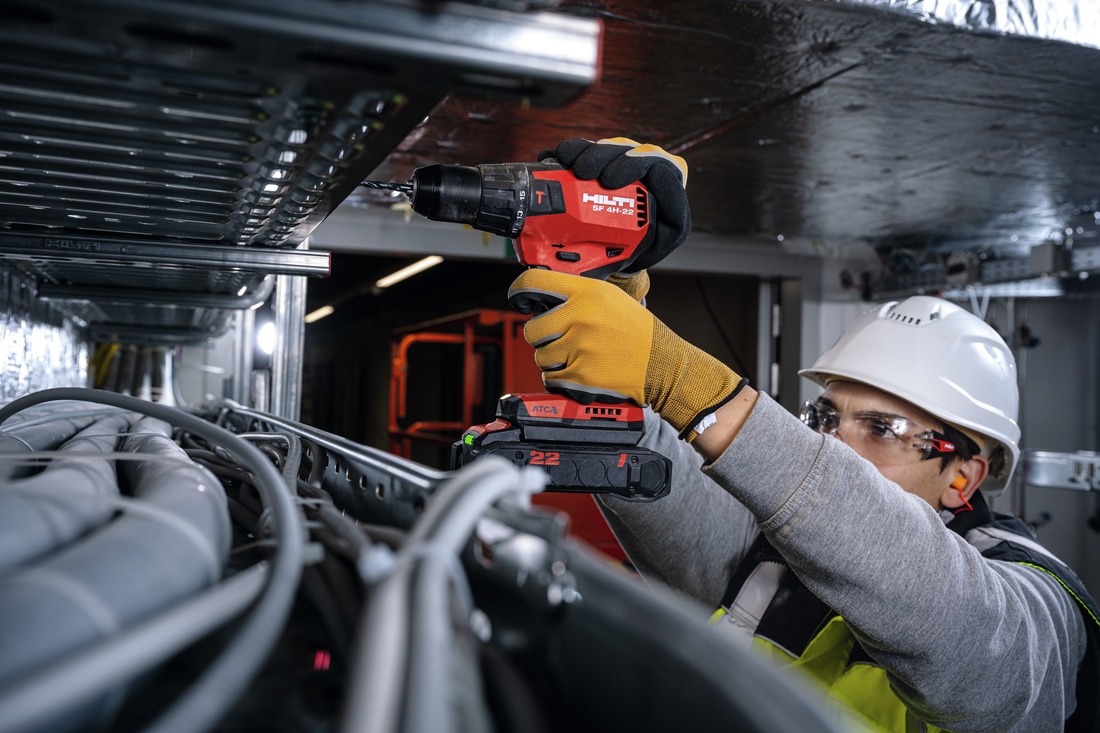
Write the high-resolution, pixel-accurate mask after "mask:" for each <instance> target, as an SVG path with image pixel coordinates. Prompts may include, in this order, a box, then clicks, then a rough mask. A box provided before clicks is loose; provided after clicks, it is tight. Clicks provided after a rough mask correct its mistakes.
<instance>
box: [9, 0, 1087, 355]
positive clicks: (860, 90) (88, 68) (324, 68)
mask: <svg viewBox="0 0 1100 733" xmlns="http://www.w3.org/2000/svg"><path fill="white" fill-rule="evenodd" d="M1097 42H1100V10H1096V9H1093V8H1092V6H1091V4H1090V3H1087V2H1083V3H1075V2H1070V1H1068V0H1047V1H1046V2H1044V1H1043V0H1005V1H1004V2H996V3H994V2H992V1H991V0H974V1H973V2H971V1H970V0H943V1H942V2H941V1H938V0H848V1H847V2H836V1H834V0H739V1H738V2H714V1H705V0H649V1H648V2H647V1H645V0H638V1H632V0H603V1H597V0H582V1H579V2H569V1H567V2H555V1H554V0H542V1H535V2H523V0H487V1H486V2H481V3H440V2H428V1H426V0H312V1H309V0H283V2H279V3H270V2H261V0H222V1H220V2H215V1H214V0H193V1H192V2H182V1H180V2H174V1H172V0H159V1H158V2H149V1H148V0H83V1H78V0H36V1H35V2H29V0H28V2H20V1H17V0H16V1H13V0H9V1H8V2H5V3H3V5H2V6H0V68H2V69H3V70H4V74H3V76H2V77H0V79H2V80H0V267H3V268H6V269H7V270H9V271H11V272H14V273H16V274H17V275H18V276H20V277H21V278H24V279H25V280H27V281H28V282H29V283H30V285H31V289H32V290H33V291H34V292H35V293H36V295H37V297H38V298H39V299H45V300H48V301H49V302H51V303H55V304H57V306H58V307H59V308H61V309H63V310H64V311H65V312H66V313H67V314H69V315H70V316H72V317H74V318H76V319H78V321H79V322H80V323H84V324H86V325H88V326H89V328H90V329H91V330H92V332H93V335H94V336H95V337H96V338H99V339H100V340H112V339H113V340H120V339H121V340H146V341H147V340H160V341H164V342H169V343H172V342H186V341H189V340H196V339H202V338H206V337H208V336H210V335H213V334H214V333H216V332H217V331H218V330H219V329H223V328H224V327H226V324H227V323H228V320H229V318H230V317H231V315H232V314H233V313H234V312H236V311H239V310H240V309H242V308H247V307H250V305H252V304H254V303H255V302H257V300H260V299H262V298H263V297H266V293H268V292H270V287H271V280H272V278H273V277H274V276H276V275H280V274H307V275H322V274H325V273H326V272H327V271H329V270H330V268H331V263H330V262H329V260H328V259H327V255H325V254H323V253H318V252H302V251H300V250H297V249H295V247H296V246H297V245H298V243H300V242H301V241H303V240H304V239H305V238H306V237H307V236H309V235H310V234H311V233H312V232H313V231H314V230H315V229H316V228H317V227H318V225H319V224H320V223H321V222H322V221H326V219H329V218H335V217H332V216H331V215H332V214H333V213H334V212H335V213H336V214H337V215H339V214H340V212H342V211H352V210H360V211H361V210H370V209H373V208H375V207H379V206H382V205H386V206H388V205H389V204H390V203H391V201H392V199H389V198H385V197H381V196H379V195H377V194H373V193H371V192H368V191H367V190H366V189H358V188H357V187H356V186H357V184H358V182H359V181H361V180H362V179H364V178H368V177H369V178H374V179H381V180H390V181H405V180H407V179H408V177H409V175H410V173H411V172H412V170H413V169H415V168H416V167H418V166H421V165H425V164H428V163H437V162H441V163H462V164H477V163H486V162H504V161H523V160H532V159H533V158H534V156H535V155H536V154H537V152H538V151H539V150H541V149H543V148H547V147H552V146H553V145H554V144H555V143H557V142H558V141H560V140H563V139H566V138H570V137H587V138H590V139H595V138H599V137H605V136H618V135H625V136H629V137H633V138H635V139H637V140H641V141H647V142H652V143H657V144H659V145H662V146H664V147H665V148H667V149H668V150H671V151H673V152H676V153H679V154H681V155H683V156H684V157H685V158H686V159H687V160H688V162H689V165H690V177H689V183H688V193H689V197H690V200H691V204H692V214H693V222H694V230H695V232H696V234H697V235H698V234H704V235H710V236H713V237H716V238H719V240H720V241H726V242H730V243H734V242H740V241H752V242H755V243H758V244H759V243H762V244H764V245H766V246H768V247H773V248H774V249H775V250H776V251H777V252H786V251H788V249H789V248H790V247H792V246H793V245H795V244H801V245H806V244H810V245H812V244H816V243H825V244H831V243H842V244H856V245H866V246H868V247H870V248H873V250H874V251H875V252H877V253H878V255H879V257H880V259H881V263H882V267H881V273H879V274H878V276H877V280H876V282H875V283H874V287H875V288H876V290H878V291H879V292H885V291H889V290H890V289H892V288H894V289H896V288H914V287H918V286H924V285H926V284H929V285H931V286H936V285H938V284H942V282H943V281H945V280H946V279H947V278H954V280H953V281H954V282H958V281H959V274H958V273H960V272H961V273H962V278H963V279H964V280H970V281H977V280H982V281H984V282H987V283H989V282H996V281H1009V280H1018V279H1021V278H1026V277H1033V276H1036V275H1040V274H1043V275H1045V274H1048V273H1054V274H1056V275H1057V274H1058V273H1060V272H1063V271H1064V272H1066V273H1068V274H1069V275H1071V276H1073V275H1078V274H1081V273H1083V274H1088V273H1090V272H1100V257H1097V256H1096V255H1095V253H1096V252H1097V251H1098V250H1097V249H1096V248H1097V247H1098V246H1100V241H1098V240H1097V232H1098V224H1097V222H1098V218H1100V84H1097V81H1096V80H1097V79H1098V78H1100V50H1098V49H1097V48H1096V47H1095V43H1097ZM368 247H369V245H368ZM1070 279H1073V284H1074V285H1075V286H1076V287H1078V289H1080V288H1082V287H1083V286H1082V285H1081V282H1083V281H1080V280H1078V279H1076V278H1070ZM331 280H332V282H331V284H330V285H322V286H321V287H322V288H324V287H336V286H337V283H336V281H337V280H338V278H332V279H331ZM320 282H322V283H324V282H325V281H323V280H322V281H320ZM1097 282H1100V278H1092V279H1091V281H1090V282H1089V283H1088V284H1089V285H1091V284H1093V283H1097ZM341 287H359V285H354V284H353V285H342V286H341Z"/></svg>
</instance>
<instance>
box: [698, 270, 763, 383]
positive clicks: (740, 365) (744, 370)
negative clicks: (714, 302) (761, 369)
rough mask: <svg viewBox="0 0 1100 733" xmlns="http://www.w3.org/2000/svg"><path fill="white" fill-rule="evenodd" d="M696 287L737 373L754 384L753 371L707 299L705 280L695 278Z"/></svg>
mask: <svg viewBox="0 0 1100 733" xmlns="http://www.w3.org/2000/svg"><path fill="white" fill-rule="evenodd" d="M695 285H696V287H698V288H699V297H700V298H701V299H702V301H703V308H704V309H705V310H706V312H707V315H708V316H709V317H710V321H711V323H712V324H713V325H714V329H715V330H716V331H717V332H718V336H719V338H721V339H722V343H724V344H725V345H726V348H727V349H729V352H730V355H731V356H733V361H734V368H735V369H737V372H738V373H739V374H740V375H741V376H742V377H744V378H745V379H747V380H749V383H750V384H752V383H754V382H755V380H754V379H753V378H752V370H750V369H749V366H748V364H746V363H745V360H744V359H742V358H741V355H740V354H739V353H737V349H735V348H734V347H733V342H732V341H730V338H729V336H728V335H726V330H725V329H724V328H722V322H721V321H720V320H719V319H718V314H717V313H715V312H714V308H713V307H712V306H711V304H710V298H708V297H707V291H706V289H705V288H704V287H703V278H701V277H697V278H695Z"/></svg>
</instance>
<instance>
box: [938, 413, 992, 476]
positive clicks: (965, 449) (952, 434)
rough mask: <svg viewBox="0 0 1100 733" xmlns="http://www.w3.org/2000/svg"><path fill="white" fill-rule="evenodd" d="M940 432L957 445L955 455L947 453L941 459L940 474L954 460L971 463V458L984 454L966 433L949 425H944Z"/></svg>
mask: <svg viewBox="0 0 1100 733" xmlns="http://www.w3.org/2000/svg"><path fill="white" fill-rule="evenodd" d="M940 432H942V433H943V434H944V435H945V436H947V439H948V440H949V441H951V442H952V443H954V444H955V452H954V453H947V454H946V455H944V456H942V457H941V458H940V473H943V472H944V471H946V470H947V467H948V466H949V465H950V464H951V461H953V460H954V459H956V458H959V459H961V460H963V461H969V460H970V459H971V458H973V457H974V456H976V455H978V454H979V453H981V452H982V449H981V448H980V447H978V444H977V443H975V442H974V441H973V440H972V439H971V438H970V437H969V436H967V434H966V433H964V432H963V431H961V430H959V429H958V428H955V427H952V426H951V425H948V424H947V423H943V430H941V431H940Z"/></svg>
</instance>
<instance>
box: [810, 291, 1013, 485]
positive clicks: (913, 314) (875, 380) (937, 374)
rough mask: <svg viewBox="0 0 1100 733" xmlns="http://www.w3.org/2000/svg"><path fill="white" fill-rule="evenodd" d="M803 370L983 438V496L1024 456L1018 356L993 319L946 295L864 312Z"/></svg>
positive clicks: (1005, 481) (821, 381)
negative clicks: (858, 386)
mask: <svg viewBox="0 0 1100 733" xmlns="http://www.w3.org/2000/svg"><path fill="white" fill-rule="evenodd" d="M799 374H800V375H802V376H804V377H806V378H807V379H810V380H812V381H814V382H816V383H817V384H819V385H821V386H823V387H824V386H825V385H826V384H827V383H828V382H831V381H833V380H834V379H838V378H840V379H848V380H851V381H854V382H861V383H863V384H866V385H869V386H871V387H875V388H877V389H880V390H882V391H883V392H888V393H889V394H892V395H894V396H896V397H899V398H901V399H903V400H905V401H906V402H909V403H910V404H912V405H915V406H916V407H919V408H920V409H922V410H924V411H925V412H927V413H929V414H930V415H933V416H935V417H937V418H939V419H940V420H942V421H944V422H945V423H949V424H951V425H953V426H954V427H956V428H959V429H961V430H962V432H964V433H977V434H978V435H979V436H981V437H982V439H983V440H982V441H981V442H983V443H984V447H983V450H982V454H983V455H985V456H986V457H987V458H988V459H989V476H988V477H987V478H986V480H985V481H984V482H983V483H982V485H981V490H982V493H983V494H986V495H987V496H989V495H996V494H999V493H1000V492H1001V491H1003V490H1004V488H1005V486H1006V485H1007V484H1008V481H1009V479H1010V478H1011V477H1012V471H1013V469H1014V468H1015V467H1016V461H1017V459H1018V458H1019V455H1020V446H1019V442H1020V426H1019V425H1018V424H1017V423H1016V419H1017V415H1018V413H1019V407H1020V392H1019V387H1018V386H1017V383H1016V360H1015V359H1014V358H1013V356H1012V352H1011V351H1010V350H1009V348H1008V345H1007V344H1005V342H1004V339H1002V338H1001V336H1000V334H998V333H997V332H996V331H995V330H994V329H993V328H992V327H991V326H989V324H987V323H986V322H985V321H983V320H982V319H980V318H978V317H977V316H975V315H973V314H971V313H969V312H968V311H966V310H964V309H962V308H960V307H959V306H957V305H955V304H954V303H951V302H948V301H946V300H941V299H940V298H931V297H928V296H923V295H918V296H914V297H911V298H907V299H906V300H903V301H901V302H897V301H894V302H891V303H887V304H885V305H882V306H878V307H876V308H874V309H872V310H870V311H868V312H867V313H865V314H863V315H862V316H860V317H859V318H858V319H857V320H856V322H855V323H853V324H852V325H851V326H850V327H849V328H848V330H847V331H845V332H844V334H843V335H842V336H841V337H840V338H839V339H838V340H837V342H836V343H835V344H833V346H832V347H831V348H830V349H828V350H827V351H826V352H825V353H823V354H822V355H821V356H820V357H818V359H817V361H816V362H814V365H813V366H811V367H810V368H809V369H803V370H802V371H800V372H799Z"/></svg>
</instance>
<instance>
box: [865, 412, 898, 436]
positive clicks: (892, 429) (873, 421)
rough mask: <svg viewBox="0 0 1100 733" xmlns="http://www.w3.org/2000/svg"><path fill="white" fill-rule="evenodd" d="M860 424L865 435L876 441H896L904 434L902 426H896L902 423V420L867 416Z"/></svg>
mask: <svg viewBox="0 0 1100 733" xmlns="http://www.w3.org/2000/svg"><path fill="white" fill-rule="evenodd" d="M861 422H862V423H863V425H864V429H865V430H866V431H867V433H868V434H869V435H870V436H871V437H873V438H876V439H878V440H898V439H900V438H901V435H902V434H904V432H905V431H904V426H903V425H899V424H898V423H904V422H905V421H904V420H896V419H892V418H886V417H880V416H877V415H867V416H865V417H864V418H863V419H862V420H861Z"/></svg>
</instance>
